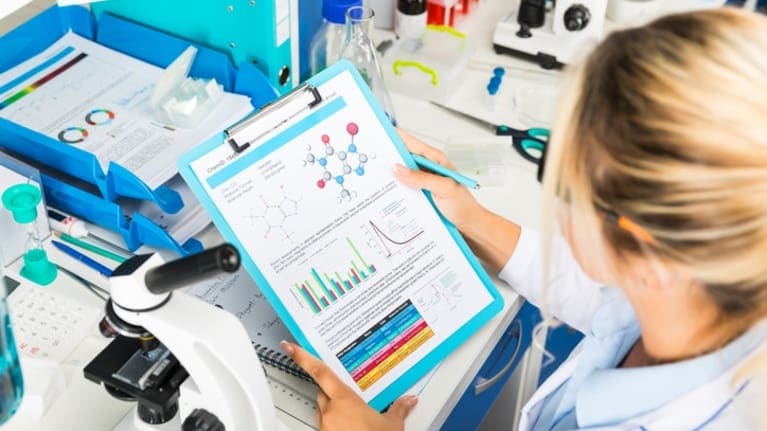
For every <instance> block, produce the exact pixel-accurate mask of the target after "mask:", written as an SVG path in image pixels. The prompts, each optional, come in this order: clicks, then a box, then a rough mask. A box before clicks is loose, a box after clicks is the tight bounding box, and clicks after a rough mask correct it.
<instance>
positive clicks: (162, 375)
mask: <svg viewBox="0 0 767 431" xmlns="http://www.w3.org/2000/svg"><path fill="white" fill-rule="evenodd" d="M239 266H240V255H239V253H238V251H237V249H235V248H234V247H233V246H232V245H230V244H223V245H220V246H217V247H214V248H212V249H208V250H206V251H203V252H201V253H198V254H196V255H192V256H188V257H185V258H182V259H179V260H176V261H173V262H169V263H164V261H163V259H162V258H161V257H160V256H159V255H158V254H143V255H137V256H134V257H132V258H131V259H129V260H127V261H126V262H124V263H123V264H121V265H120V266H119V267H118V268H117V269H115V271H114V272H113V274H112V277H111V278H110V286H109V292H110V299H109V301H108V302H107V304H106V309H105V317H104V318H103V320H102V321H101V322H100V324H99V329H100V330H101V332H102V334H104V335H106V336H113V337H114V338H115V339H114V340H113V341H112V342H111V343H110V344H109V345H108V346H107V347H106V348H105V349H104V350H103V351H101V352H100V353H99V354H98V355H97V356H96V358H94V359H93V360H92V361H91V362H90V363H89V364H88V365H87V366H86V367H85V369H84V373H85V377H86V378H87V379H89V380H92V381H94V382H96V383H99V384H103V385H104V388H105V389H106V391H107V392H108V393H109V394H110V395H112V396H113V397H115V398H118V399H121V400H129V401H136V402H137V406H136V407H135V408H134V409H132V410H131V411H130V412H129V413H128V414H127V415H126V416H125V417H124V418H123V420H122V422H120V423H119V424H118V425H117V426H116V428H115V430H120V431H128V430H153V431H157V430H173V431H179V430H183V431H203V430H204V431H224V430H226V431H279V430H284V429H285V427H284V425H282V424H281V423H280V422H279V421H278V419H277V416H276V412H275V409H274V404H273V403H272V397H271V393H270V390H269V386H268V385H267V381H266V377H265V375H264V370H263V368H262V366H261V363H260V362H259V360H258V356H257V355H256V351H255V349H254V348H253V346H252V345H251V341H250V338H249V337H248V335H247V332H246V331H245V328H244V327H243V326H242V323H241V322H240V321H239V320H238V319H237V318H236V317H235V316H234V315H232V314H230V313H228V312H226V311H224V310H222V309H220V308H217V307H215V306H213V305H210V304H208V303H206V302H204V301H202V300H200V299H198V298H195V297H193V296H190V295H187V294H186V293H184V292H182V291H179V290H176V289H178V288H181V287H185V286H188V285H189V284H191V283H194V282H196V281H199V280H201V279H204V278H207V277H210V276H213V275H216V274H218V273H220V272H234V271H236V270H237V269H238V268H239Z"/></svg>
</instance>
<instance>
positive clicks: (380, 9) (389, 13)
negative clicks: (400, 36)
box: [366, 0, 397, 30]
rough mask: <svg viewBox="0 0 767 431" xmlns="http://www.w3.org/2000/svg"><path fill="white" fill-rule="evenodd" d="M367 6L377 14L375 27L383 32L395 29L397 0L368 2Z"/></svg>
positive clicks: (371, 0) (369, 0) (370, 0)
mask: <svg viewBox="0 0 767 431" xmlns="http://www.w3.org/2000/svg"><path fill="white" fill-rule="evenodd" d="M366 5H367V6H370V8H371V9H373V12H375V14H376V17H375V23H374V25H375V27H376V28H380V29H382V30H392V29H394V14H395V10H396V9H397V0H368V1H367V2H366Z"/></svg>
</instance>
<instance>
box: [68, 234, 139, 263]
mask: <svg viewBox="0 0 767 431" xmlns="http://www.w3.org/2000/svg"><path fill="white" fill-rule="evenodd" d="M54 235H56V236H57V237H59V238H61V239H62V240H63V241H64V242H68V243H70V244H72V245H76V246H78V247H80V248H82V249H85V250H88V251H91V252H93V253H96V254H98V255H99V256H104V257H106V258H107V259H111V260H114V261H115V262H117V263H123V262H125V261H126V260H128V259H127V258H125V257H122V256H120V255H119V254H117V253H112V252H111V251H109V250H104V249H103V248H101V247H96V246H95V245H93V244H91V243H88V242H85V241H83V240H81V239H78V238H75V237H73V236H71V235H67V234H65V233H61V232H54Z"/></svg>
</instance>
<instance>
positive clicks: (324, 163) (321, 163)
mask: <svg viewBox="0 0 767 431" xmlns="http://www.w3.org/2000/svg"><path fill="white" fill-rule="evenodd" d="M319 162H320V166H325V165H327V164H328V159H326V158H324V157H322V158H320V160H319Z"/></svg>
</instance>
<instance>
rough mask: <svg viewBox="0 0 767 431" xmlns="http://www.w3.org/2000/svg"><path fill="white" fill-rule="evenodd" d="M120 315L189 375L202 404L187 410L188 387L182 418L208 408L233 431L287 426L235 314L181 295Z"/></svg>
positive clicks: (175, 293)
mask: <svg viewBox="0 0 767 431" xmlns="http://www.w3.org/2000/svg"><path fill="white" fill-rule="evenodd" d="M115 311H116V312H117V314H118V315H119V316H120V317H121V318H122V319H124V320H125V321H127V322H131V323H132V324H135V325H140V326H143V327H144V328H146V329H147V330H148V331H149V332H151V333H152V334H153V335H154V336H155V337H157V339H158V340H160V342H162V343H163V344H164V345H165V346H166V347H167V348H168V349H169V350H170V351H171V352H173V354H174V355H175V356H176V358H177V359H178V360H179V362H180V363H181V365H183V366H184V368H185V369H186V370H187V372H188V373H189V375H190V379H192V380H193V381H194V385H196V387H197V390H198V391H199V394H200V397H201V399H200V400H198V403H199V405H189V406H186V405H185V401H184V400H185V399H188V398H190V397H187V396H185V395H184V393H183V390H184V389H183V387H182V397H181V403H182V404H181V409H182V413H189V412H191V411H192V409H194V408H204V409H205V410H208V411H210V412H211V413H213V414H215V415H216V416H217V417H218V418H219V420H220V421H221V422H222V423H223V424H224V425H225V426H226V429H227V431H256V430H258V431H272V430H280V429H282V428H283V427H284V425H281V424H279V421H278V420H277V417H276V413H275V408H274V404H273V403H272V397H271V393H270V390H269V386H268V384H267V381H266V377H265V375H264V371H263V369H262V368H261V363H260V362H259V359H258V356H257V355H256V352H255V349H253V347H252V345H251V342H250V338H249V337H248V334H247V332H246V331H245V328H244V327H243V326H242V323H240V321H239V320H238V319H237V318H236V317H235V316H234V315H232V314H230V313H228V312H226V311H224V310H221V309H219V308H216V307H213V306H211V305H210V304H208V303H206V302H204V301H202V300H200V299H197V298H194V297H192V296H189V295H187V294H185V293H183V292H180V291H176V292H173V295H172V297H171V298H170V299H169V301H168V302H167V303H165V304H164V305H163V306H162V307H161V308H157V309H155V310H152V311H145V312H130V311H127V310H125V309H119V308H118V309H116V310H115ZM186 408H188V410H186V411H184V410H185V409H186ZM278 424H279V425H278Z"/></svg>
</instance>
